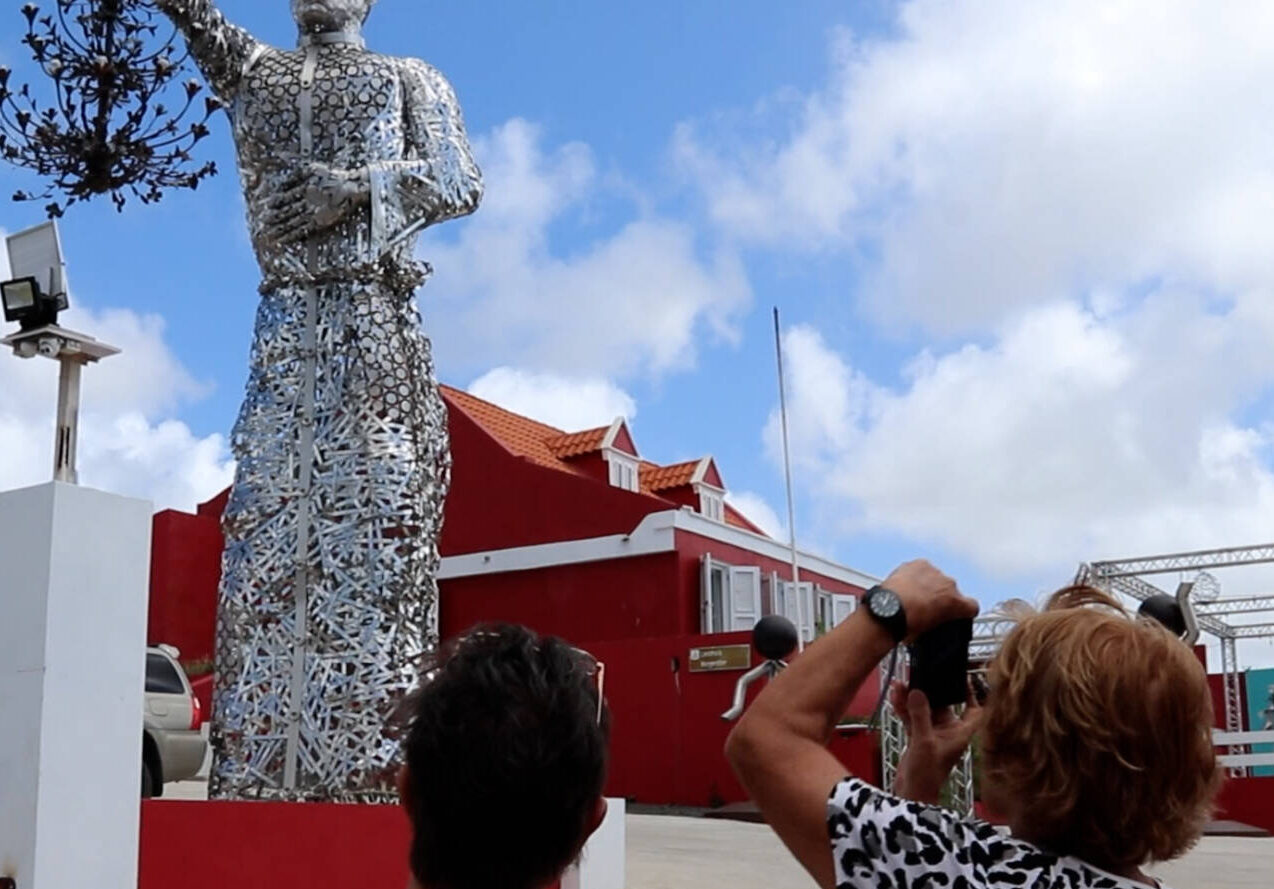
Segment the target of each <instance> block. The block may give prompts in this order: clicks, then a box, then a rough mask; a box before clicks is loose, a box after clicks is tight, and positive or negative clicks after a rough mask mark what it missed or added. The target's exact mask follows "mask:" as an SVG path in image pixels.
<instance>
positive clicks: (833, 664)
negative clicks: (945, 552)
mask: <svg viewBox="0 0 1274 889" xmlns="http://www.w3.org/2000/svg"><path fill="white" fill-rule="evenodd" d="M885 586H886V587H888V588H889V589H891V590H893V591H894V592H895V593H897V594H898V597H899V598H900V599H901V600H902V602H903V607H904V609H905V611H906V614H907V626H908V631H909V632H910V633H911V634H912V635H918V634H920V633H923V632H924V631H925V630H928V629H931V628H933V627H936V626H938V625H939V624H942V623H945V622H947V621H950V620H955V619H957V618H963V617H970V616H973V615H975V614H977V611H978V606H977V603H976V602H974V601H973V600H972V599H967V598H965V597H964V596H962V595H960V593H959V591H958V590H957V589H956V585H955V582H954V581H952V580H951V579H950V578H948V577H946V576H945V575H943V574H942V573H941V572H939V571H938V570H937V569H936V568H934V567H933V566H932V565H930V564H928V563H927V562H910V563H908V564H906V565H904V566H902V567H901V568H899V569H898V570H897V571H895V572H894V573H893V574H891V575H890V576H889V578H888V579H887V580H886V581H885ZM893 646H894V641H893V639H892V638H891V637H890V635H889V634H888V633H887V632H886V631H885V629H884V628H883V627H881V626H880V625H879V624H878V623H876V621H874V620H873V619H872V618H871V616H870V615H868V614H867V612H866V610H865V609H863V608H860V609H858V610H857V611H855V612H854V614H853V615H852V616H851V617H850V618H849V620H847V621H845V622H844V623H843V624H841V625H840V626H839V627H837V628H836V629H834V630H833V631H832V632H831V633H829V634H828V635H826V636H824V637H823V638H822V639H820V640H818V641H817V642H815V643H814V644H813V645H811V646H810V647H809V648H808V649H806V650H805V652H804V653H803V654H802V655H801V656H800V657H798V658H797V659H796V660H795V661H794V662H793V664H792V666H791V667H789V668H788V669H787V670H785V671H784V672H783V673H782V674H781V675H780V676H779V677H778V678H777V679H775V680H774V681H773V682H771V683H770V684H769V686H767V687H766V689H765V690H764V691H762V692H761V694H760V695H759V696H758V697H757V699H756V702H755V703H754V704H753V705H752V707H751V708H750V709H749V710H748V712H747V713H745V714H744V716H743V718H742V719H741V720H739V723H738V725H737V726H736V727H735V729H734V731H733V732H731V734H730V738H729V740H728V741H727V742H726V756H727V757H728V758H729V760H730V763H731V764H732V765H733V766H734V770H735V772H736V773H737V774H738V776H739V780H740V781H742V782H743V786H744V787H745V788H747V791H748V793H749V795H750V796H751V797H752V799H753V801H755V802H756V804H757V806H758V807H760V809H761V813H762V814H763V815H764V816H765V819H766V821H768V822H769V824H770V826H771V827H772V828H773V829H774V831H775V833H777V834H778V835H779V838H780V839H781V840H783V842H784V843H785V844H786V845H787V847H788V849H790V850H791V852H792V854H793V855H795V856H796V858H797V860H799V861H800V862H801V864H803V865H804V866H805V869H806V870H807V871H809V873H810V875H811V876H813V877H814V879H815V880H816V881H817V882H818V884H819V885H820V886H822V887H823V889H833V887H834V886H835V869H834V866H833V862H832V852H831V843H830V840H829V837H828V828H827V816H828V810H827V803H828V796H829V794H830V793H831V791H832V788H833V787H835V786H836V784H837V783H838V782H839V781H840V780H841V779H842V778H843V777H845V767H844V766H843V765H842V764H841V763H840V761H839V760H837V759H836V757H835V756H833V755H832V754H831V752H829V751H828V749H827V742H828V740H829V739H830V738H831V735H832V732H833V731H834V730H835V727H836V722H837V720H838V719H840V717H841V716H842V715H843V714H844V712H845V710H846V709H847V708H848V707H849V704H850V701H852V700H853V697H854V694H855V693H856V692H857V691H858V688H859V687H860V686H861V685H862V684H863V682H865V681H866V679H867V677H868V676H870V675H871V672H872V670H873V669H874V668H875V667H876V665H877V664H879V663H880V661H881V660H882V659H883V658H884V657H885V655H887V654H888V653H889V651H890V650H891V649H892V648H893Z"/></svg>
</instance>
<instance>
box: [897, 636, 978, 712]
mask: <svg viewBox="0 0 1274 889" xmlns="http://www.w3.org/2000/svg"><path fill="white" fill-rule="evenodd" d="M972 639H973V619H972V618H970V619H968V620H954V621H951V622H950V623H945V624H943V625H942V626H939V627H934V628H933V629H932V630H930V631H929V632H927V633H924V634H922V635H921V636H919V637H917V639H916V641H915V642H913V643H912V644H911V646H910V653H911V687H912V688H913V689H918V690H920V691H922V692H924V693H925V696H926V697H927V698H929V706H930V707H931V708H932V709H934V710H941V709H942V708H943V707H954V706H956V705H957V704H963V703H964V702H965V701H967V700H968V698H969V686H968V675H969V642H970V641H971V640H972Z"/></svg>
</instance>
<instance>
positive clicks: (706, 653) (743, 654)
mask: <svg viewBox="0 0 1274 889" xmlns="http://www.w3.org/2000/svg"><path fill="white" fill-rule="evenodd" d="M751 666H752V646H751V645H718V646H715V647H713V648H692V649H690V672H691V673H721V672H725V671H728V670H747V669H749V668H750V667H751Z"/></svg>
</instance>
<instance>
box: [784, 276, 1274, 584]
mask: <svg viewBox="0 0 1274 889" xmlns="http://www.w3.org/2000/svg"><path fill="white" fill-rule="evenodd" d="M1272 338H1274V304H1271V303H1270V301H1268V300H1265V299H1263V298H1252V299H1245V300H1239V301H1237V302H1236V303H1234V304H1233V305H1231V306H1229V307H1228V308H1225V309H1217V308H1215V307H1213V306H1209V305H1208V304H1207V303H1206V302H1204V301H1201V300H1198V299H1195V298H1193V297H1190V296H1185V295H1182V294H1180V293H1177V292H1172V291H1161V292H1157V293H1155V294H1153V295H1151V296H1150V297H1149V298H1148V299H1147V300H1146V301H1145V302H1144V304H1141V305H1139V306H1138V307H1137V308H1135V309H1133V310H1130V311H1128V312H1125V313H1122V314H1118V315H1115V316H1113V317H1104V318H1103V317H1099V316H1097V315H1096V314H1094V313H1093V312H1091V311H1089V310H1087V309H1084V308H1082V307H1081V306H1079V305H1078V304H1076V303H1074V302H1061V303H1055V304H1051V305H1046V306H1041V307H1037V308H1034V309H1031V310H1029V311H1027V312H1025V313H1023V314H1022V315H1021V316H1020V317H1018V318H1016V319H1014V320H1012V321H1009V322H1006V323H1005V324H1004V325H1003V326H1002V327H1001V328H1000V329H999V330H998V332H997V334H996V336H995V337H994V340H993V342H992V343H991V344H989V345H985V346H980V345H966V346H964V347H962V348H959V349H956V350H954V351H951V352H948V353H945V354H941V355H938V354H932V353H929V352H922V353H921V354H920V355H918V356H917V357H916V359H915V360H914V361H913V362H912V363H911V364H910V366H909V367H908V369H907V375H906V381H905V385H903V386H902V387H901V388H899V389H893V388H888V387H885V386H882V385H880V384H878V383H877V382H875V381H873V380H872V379H870V378H868V377H867V376H865V375H864V374H862V373H861V372H860V371H857V370H855V369H854V368H853V367H851V366H850V364H849V363H848V362H847V361H846V360H845V359H844V358H843V357H842V356H840V355H838V354H836V353H834V352H833V351H832V350H830V349H829V348H828V346H827V345H826V343H825V342H824V341H823V340H822V338H821V337H820V336H819V335H818V334H817V333H816V332H814V331H813V330H810V329H808V328H796V329H793V330H791V331H789V332H788V333H787V335H786V338H785V339H786V347H787V350H788V352H789V355H790V358H789V361H790V364H791V367H792V373H791V388H792V393H791V394H792V399H791V423H792V433H793V434H792V439H793V448H794V459H795V461H796V463H797V466H798V477H799V478H801V479H802V480H804V481H805V482H806V484H807V485H808V487H809V488H810V490H811V492H812V493H813V494H814V496H816V497H819V498H823V499H824V500H830V501H833V502H835V503H839V504H840V505H841V512H842V513H845V514H847V515H848V518H847V519H846V521H845V526H844V527H843V528H842V529H841V530H842V532H843V533H847V534H852V533H854V532H857V531H863V530H871V531H877V532H878V531H887V532H892V533H898V534H902V535H905V536H907V537H910V538H912V539H915V540H919V541H930V542H934V543H937V544H941V545H943V546H945V547H948V548H950V549H951V550H954V551H956V552H958V553H961V554H964V555H966V556H967V557H969V558H971V559H972V560H974V561H975V563H977V564H978V565H979V566H981V567H982V568H984V569H986V570H989V571H991V572H993V573H995V574H997V575H999V576H1005V577H1012V576H1030V575H1034V574H1036V573H1038V572H1041V571H1045V570H1048V571H1054V572H1055V571H1056V570H1058V569H1062V570H1066V569H1068V568H1073V567H1074V565H1075V563H1076V562H1077V561H1079V560H1087V559H1094V558H1102V557H1111V556H1126V555H1129V554H1138V553H1143V552H1151V553H1153V552H1165V551H1172V550H1176V549H1199V548H1206V547H1209V546H1223V545H1234V544H1240V543H1248V542H1258V541H1260V540H1263V539H1266V538H1268V536H1269V516H1270V515H1271V514H1274V472H1272V471H1271V468H1270V454H1271V452H1272V447H1274V426H1271V425H1268V424H1264V423H1262V422H1259V421H1253V422H1250V423H1246V422H1242V421H1240V420H1237V419H1235V418H1236V417H1238V416H1241V415H1242V414H1243V412H1244V409H1245V408H1248V407H1250V406H1251V405H1252V403H1253V401H1254V400H1255V399H1257V398H1259V397H1260V396H1261V394H1262V393H1263V392H1264V390H1265V389H1266V386H1267V383H1268V381H1269V380H1270V379H1271V378H1272V377H1274V355H1272V354H1271V353H1270V350H1269V348H1268V343H1269V342H1271V340H1272ZM777 424H778V420H777V417H772V418H771V421H770V425H769V427H768V428H767V431H766V440H767V446H768V448H769V449H770V451H771V453H772V455H773V456H774V457H775V459H777V456H778V425H777ZM846 507H848V509H846Z"/></svg>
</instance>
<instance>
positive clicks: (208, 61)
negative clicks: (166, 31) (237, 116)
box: [156, 0, 261, 107]
mask: <svg viewBox="0 0 1274 889" xmlns="http://www.w3.org/2000/svg"><path fill="white" fill-rule="evenodd" d="M156 5H157V6H158V7H159V9H160V10H161V11H162V12H163V13H164V14H165V15H167V16H168V17H169V18H170V19H172V21H173V24H175V25H176V26H177V29H178V30H179V31H181V33H182V34H183V35H184V36H185V38H186V45H187V46H189V47H190V55H191V56H192V57H193V58H194V60H195V63H196V64H198V65H199V70H200V71H201V72H203V76H204V78H205V79H206V80H207V81H208V84H209V85H210V86H211V87H212V90H213V92H214V93H216V94H217V98H219V99H221V101H222V102H224V103H226V105H227V107H228V106H229V105H230V103H231V102H232V101H233V100H234V97H235V93H236V92H237V91H238V88H239V80H240V78H241V77H242V76H243V72H244V69H245V68H246V67H247V65H248V62H249V61H251V59H252V57H253V55H254V54H255V53H257V52H258V50H259V47H261V44H260V43H259V42H258V41H257V39H256V38H255V37H253V36H252V35H251V34H249V33H248V32H247V31H246V30H244V29H243V28H240V27H239V26H238V25H234V24H231V23H230V22H228V21H226V17H225V16H224V15H222V13H221V10H219V9H217V7H216V4H215V3H213V0H156Z"/></svg>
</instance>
